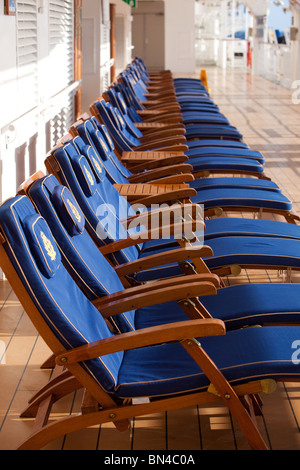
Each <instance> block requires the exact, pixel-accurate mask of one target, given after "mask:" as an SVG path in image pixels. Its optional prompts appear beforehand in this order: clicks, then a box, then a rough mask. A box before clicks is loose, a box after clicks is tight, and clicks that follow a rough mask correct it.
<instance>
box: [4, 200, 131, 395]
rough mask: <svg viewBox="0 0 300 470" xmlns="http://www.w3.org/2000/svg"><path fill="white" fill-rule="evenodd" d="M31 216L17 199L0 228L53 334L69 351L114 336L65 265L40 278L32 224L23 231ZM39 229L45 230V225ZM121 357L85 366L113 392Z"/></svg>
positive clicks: (28, 207)
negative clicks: (32, 251) (33, 251)
mask: <svg viewBox="0 0 300 470" xmlns="http://www.w3.org/2000/svg"><path fill="white" fill-rule="evenodd" d="M31 215H34V216H35V217H36V215H37V214H36V211H35V210H34V208H33V206H32V204H31V202H30V201H29V199H28V198H27V197H24V196H21V197H20V196H18V197H16V198H13V199H10V200H7V201H6V202H5V203H4V204H3V205H2V206H1V207H0V225H1V227H2V230H3V233H4V236H5V237H6V239H7V240H8V243H6V244H5V249H6V251H7V254H8V256H9V257H10V258H11V260H12V263H13V264H14V266H15V268H16V270H17V272H18V273H19V276H20V278H21V281H22V282H23V284H24V286H25V287H27V291H28V294H29V295H30V296H31V298H32V301H33V302H34V303H35V305H36V307H37V309H38V310H39V312H40V314H41V316H42V317H43V318H44V320H45V321H46V322H47V323H48V325H49V327H50V328H51V329H52V331H53V334H54V335H56V336H57V337H58V339H59V341H61V343H62V344H63V346H64V347H65V348H66V349H71V348H74V347H79V346H83V345H85V344H87V343H90V342H93V341H97V340H99V339H101V338H108V337H110V336H112V334H111V332H110V330H109V328H108V326H107V325H106V322H105V320H104V319H103V317H102V316H101V314H99V312H98V310H97V309H96V308H95V307H94V306H93V304H92V303H91V302H90V301H89V300H88V299H87V297H86V296H85V295H84V294H83V293H82V292H81V290H80V289H79V287H78V286H77V285H76V284H75V282H74V281H73V279H72V278H71V277H70V275H69V274H68V272H67V271H66V269H65V268H64V266H63V264H62V263H60V264H59V266H58V267H57V270H56V272H55V276H51V277H49V278H48V277H42V276H41V274H40V271H39V270H38V269H37V265H36V263H35V262H34V260H33V257H32V255H31V253H30V251H29V249H28V245H27V240H28V236H29V237H34V234H32V235H30V232H31V228H32V226H33V225H32V224H31V223H28V224H27V228H26V234H25V231H24V230H23V223H24V220H25V219H27V217H30V216H31ZM38 217H39V218H40V216H38ZM40 227H41V228H42V229H43V230H44V229H45V226H42V225H41V226H40ZM45 233H46V232H45ZM48 235H49V233H48V234H47V236H48ZM49 239H50V238H49ZM41 240H42V239H41ZM28 241H29V244H31V241H30V240H28ZM51 242H52V241H51ZM57 252H58V250H57ZM83 313H84V314H83ZM122 358H123V352H120V353H115V354H109V355H107V356H103V357H99V358H96V359H93V360H90V361H86V362H84V363H82V367H83V368H84V369H85V370H86V371H87V372H89V373H90V374H91V375H92V377H94V378H96V380H98V383H99V384H100V386H102V387H103V388H104V389H105V390H108V391H110V390H112V389H113V388H114V387H115V385H116V382H117V377H118V372H119V367H120V364H121V362H122Z"/></svg>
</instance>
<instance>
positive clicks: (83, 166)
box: [73, 155, 96, 196]
mask: <svg viewBox="0 0 300 470" xmlns="http://www.w3.org/2000/svg"><path fill="white" fill-rule="evenodd" d="M73 165H74V170H75V173H76V176H77V178H78V180H79V183H80V185H81V187H82V189H83V191H84V193H85V195H86V196H92V195H93V194H94V193H95V191H96V180H95V177H94V174H93V170H92V169H91V167H90V164H89V162H88V160H87V159H86V157H85V156H84V155H80V156H79V157H78V158H76V159H74V160H73Z"/></svg>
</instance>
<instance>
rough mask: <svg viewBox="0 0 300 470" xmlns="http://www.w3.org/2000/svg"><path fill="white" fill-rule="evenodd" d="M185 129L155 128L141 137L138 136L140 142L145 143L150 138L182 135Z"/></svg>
mask: <svg viewBox="0 0 300 470" xmlns="http://www.w3.org/2000/svg"><path fill="white" fill-rule="evenodd" d="M184 135H185V131H184V129H176V128H174V129H164V130H157V131H153V132H148V133H146V134H143V136H142V137H140V138H139V140H140V141H141V142H142V143H145V144H147V143H148V142H149V141H152V140H157V139H164V138H166V137H173V136H174V137H175V136H184Z"/></svg>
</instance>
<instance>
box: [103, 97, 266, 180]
mask: <svg viewBox="0 0 300 470" xmlns="http://www.w3.org/2000/svg"><path fill="white" fill-rule="evenodd" d="M106 96H107V99H108V100H109V101H110V102H111V104H112V105H113V106H114V107H117V109H118V110H119V112H120V113H121V115H122V118H123V120H124V123H123V128H124V129H125V130H127V131H128V132H129V133H131V134H132V135H133V136H134V137H135V138H136V139H141V138H142V139H143V134H142V132H141V131H140V129H139V128H137V127H136V125H135V123H134V122H133V121H132V120H131V118H130V116H129V114H128V110H127V107H126V104H125V102H124V100H123V98H122V97H121V95H120V93H117V92H115V91H114V90H113V88H111V89H110V90H108V91H107V92H106V93H104V94H103V97H104V98H105V97H106ZM173 132H174V135H176V132H177V131H176V129H174V131H173ZM147 137H148V138H149V139H151V134H147ZM211 154H212V156H213V158H210V156H209V153H207V154H206V155H205V154H204V152H203V151H202V153H201V152H199V155H197V152H196V151H195V149H193V150H189V151H186V152H185V155H187V156H188V157H189V158H191V157H194V158H193V160H190V163H191V164H192V165H193V172H194V173H196V175H195V177H196V178H197V177H200V176H203V174H209V173H216V172H217V173H231V174H232V173H233V174H234V173H238V174H245V175H252V176H256V177H261V178H266V176H265V175H264V168H263V166H262V164H261V163H263V161H264V159H263V157H262V156H261V154H260V153H259V152H250V151H249V152H246V151H245V152H244V155H245V157H244V156H243V155H238V152H233V151H232V152H231V155H230V153H229V152H228V153H227V154H226V153H224V154H222V153H221V152H219V155H216V154H213V153H212V152H211ZM225 156H226V159H224V158H223V157H225ZM196 157H201V158H196ZM248 158H249V159H250V160H251V161H250V160H248ZM204 172H205V173H204Z"/></svg>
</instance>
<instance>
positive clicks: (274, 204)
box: [191, 187, 292, 211]
mask: <svg viewBox="0 0 300 470" xmlns="http://www.w3.org/2000/svg"><path fill="white" fill-rule="evenodd" d="M191 201H192V202H196V203H198V204H204V208H205V209H209V208H212V207H251V208H257V207H259V208H266V209H276V210H280V211H281V210H282V211H291V210H292V203H291V201H289V200H288V199H287V198H286V197H285V196H284V195H283V194H281V193H280V191H269V190H258V189H251V188H246V189H242V188H234V187H231V188H212V189H201V190H199V191H198V194H197V196H192V197H191Z"/></svg>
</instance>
